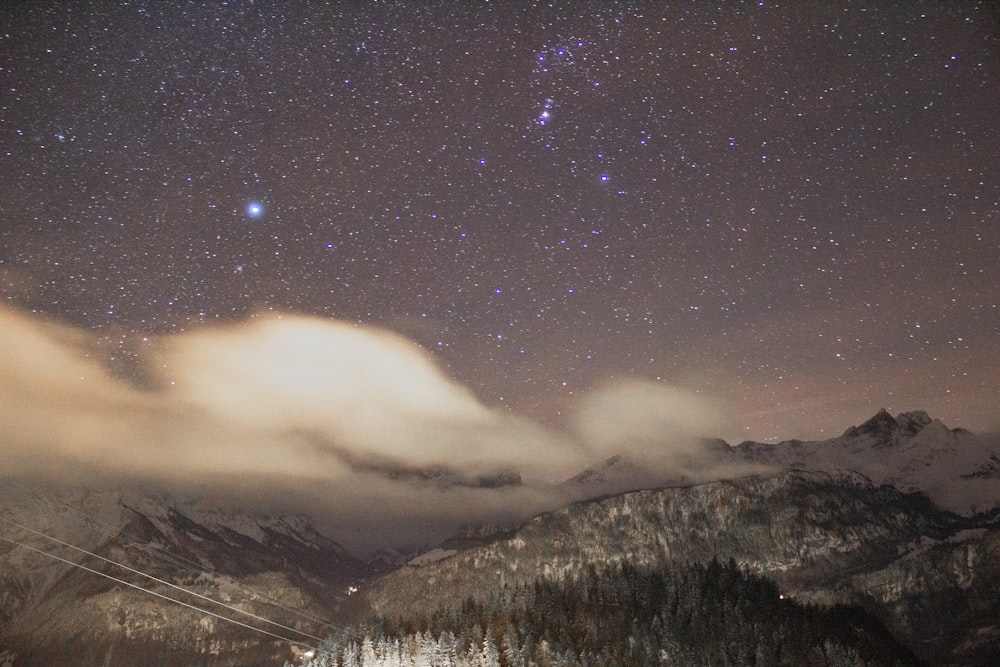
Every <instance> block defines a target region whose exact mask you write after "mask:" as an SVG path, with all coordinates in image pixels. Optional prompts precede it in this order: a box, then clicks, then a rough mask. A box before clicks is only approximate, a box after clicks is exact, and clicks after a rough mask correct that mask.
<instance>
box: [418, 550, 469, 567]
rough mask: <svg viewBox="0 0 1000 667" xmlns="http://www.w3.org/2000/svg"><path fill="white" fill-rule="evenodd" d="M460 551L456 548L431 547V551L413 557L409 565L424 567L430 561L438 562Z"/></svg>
mask: <svg viewBox="0 0 1000 667" xmlns="http://www.w3.org/2000/svg"><path fill="white" fill-rule="evenodd" d="M457 553H458V551H456V550H455V549H431V550H430V551H428V552H426V553H423V554H420V555H419V556H417V557H416V558H413V559H411V560H410V561H409V562H408V563H407V565H412V566H413V567H422V566H424V565H428V564H430V563H436V562H438V561H440V560H444V559H445V558H450V557H451V556H454V555H455V554H457Z"/></svg>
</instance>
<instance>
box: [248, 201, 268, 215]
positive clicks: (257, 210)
mask: <svg viewBox="0 0 1000 667" xmlns="http://www.w3.org/2000/svg"><path fill="white" fill-rule="evenodd" d="M263 214H264V205H263V204H261V203H260V202H258V201H252V202H250V203H249V204H247V215H249V216H250V217H251V218H259V217H260V216H261V215H263Z"/></svg>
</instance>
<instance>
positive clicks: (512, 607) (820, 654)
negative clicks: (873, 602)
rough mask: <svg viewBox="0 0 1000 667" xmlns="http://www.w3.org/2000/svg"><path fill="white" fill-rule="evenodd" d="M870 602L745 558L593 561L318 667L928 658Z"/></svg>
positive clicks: (316, 662) (384, 626)
mask: <svg viewBox="0 0 1000 667" xmlns="http://www.w3.org/2000/svg"><path fill="white" fill-rule="evenodd" d="M919 664H922V663H920V661H919V660H917V659H916V657H915V656H914V655H913V654H912V653H911V652H910V651H909V650H907V649H906V648H905V647H903V646H902V645H900V644H899V643H898V642H897V641H896V640H895V639H893V638H892V636H891V635H890V634H889V633H888V631H887V630H886V629H885V628H884V627H883V626H882V624H881V623H880V622H879V621H878V620H877V619H876V618H875V617H874V616H872V615H870V614H868V613H867V612H865V611H864V610H863V609H861V608H859V607H855V606H844V605H837V606H833V607H817V606H812V605H806V604H800V603H798V602H796V601H795V600H792V599H790V598H788V597H784V596H782V595H781V594H780V593H779V591H778V588H777V586H776V585H775V584H774V583H773V582H771V581H770V580H768V579H765V578H763V577H760V576H757V575H753V574H750V573H747V572H745V571H743V570H741V569H740V567H739V566H738V565H737V564H736V562H735V561H733V560H730V561H728V562H719V561H718V560H712V561H710V562H709V563H708V564H691V565H686V566H676V567H671V568H669V569H657V570H648V569H641V568H636V567H633V566H631V565H629V564H627V563H623V564H616V565H613V566H606V567H595V566H590V567H588V568H586V569H585V570H584V571H583V572H582V573H581V574H580V575H578V576H575V577H572V578H569V579H565V580H561V581H559V582H554V581H550V580H547V579H537V580H536V581H535V582H534V583H533V584H532V585H524V586H517V587H510V586H504V587H502V588H501V589H499V590H497V591H495V592H494V593H493V595H492V596H490V597H489V598H488V599H487V600H485V601H478V602H477V601H475V600H473V599H472V598H469V599H467V600H466V602H465V603H464V604H463V605H461V606H460V607H455V608H450V609H445V610H440V611H437V612H435V613H433V614H430V615H428V616H426V617H423V618H419V617H417V618H407V619H405V620H401V619H395V620H394V619H387V618H373V619H371V620H370V621H369V622H367V623H365V624H361V625H358V626H352V627H351V628H348V629H345V630H344V631H343V632H342V633H340V634H339V635H337V636H334V637H331V638H329V639H328V640H327V641H326V642H324V644H323V645H322V646H321V647H320V649H319V650H318V651H317V652H316V653H315V654H314V655H313V656H311V657H310V658H308V660H307V661H306V662H304V665H305V666H306V667H374V666H375V665H379V666H391V667H411V666H412V667H417V666H420V667H424V666H428V667H438V666H440V667H446V666H447V667H458V666H461V667H532V666H535V667H616V666H621V667H642V666H645V665H650V666H651V665H685V666H694V667H697V666H702V665H704V666H705V667H722V666H726V665H733V666H736V665H739V666H747V665H753V666H760V667H764V666H768V667H769V666H772V665H773V666H778V665H788V666H789V667H791V666H795V667H809V666H816V667H819V666H827V665H828V666H840V665H844V666H847V665H850V666H852V667H855V666H858V665H899V666H903V665H919Z"/></svg>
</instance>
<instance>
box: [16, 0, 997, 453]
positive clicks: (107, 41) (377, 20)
mask: <svg viewBox="0 0 1000 667" xmlns="http://www.w3.org/2000/svg"><path fill="white" fill-rule="evenodd" d="M0 81H2V93H0V159H2V165H0V174H2V178H0V220H2V226H0V295H2V299H3V303H4V304H5V306H4V307H5V308H7V309H9V310H10V311H11V312H14V313H17V317H19V318H21V317H23V318H28V319H30V320H32V321H34V322H37V323H39V326H43V327H60V331H62V329H61V327H69V328H70V330H72V331H75V332H77V333H78V334H79V335H82V336H85V337H87V340H89V341H90V343H89V344H88V347H87V352H86V355H87V357H88V358H89V359H91V360H96V361H97V362H99V363H100V364H101V365H103V366H104V367H105V368H107V369H108V372H109V373H111V374H112V375H113V376H114V377H117V378H120V379H122V380H123V381H126V382H128V383H131V384H133V385H134V386H136V387H143V386H145V385H146V384H147V383H150V382H151V381H150V379H149V370H148V368H147V363H146V360H147V358H148V351H147V349H146V348H147V346H151V345H154V344H156V343H157V342H158V341H159V342H160V343H162V341H164V340H170V339H171V338H172V337H175V336H183V335H189V334H191V335H198V332H203V331H212V330H214V329H213V327H218V326H219V325H233V324H237V325H238V324H239V323H247V322H252V321H254V320H256V319H259V318H262V317H269V316H271V314H274V313H281V314H287V315H290V316H309V317H311V318H319V319H321V320H323V321H329V322H335V323H338V326H339V324H342V323H350V324H353V325H368V326H371V327H377V328H380V329H384V330H388V331H389V332H393V333H394V334H396V335H398V336H401V337H402V338H404V339H407V340H410V341H413V342H415V343H416V344H418V345H419V346H420V347H421V348H423V349H424V350H426V351H427V354H429V355H430V358H431V359H432V360H433V362H434V363H435V364H437V366H438V367H439V368H440V369H441V372H442V373H443V374H444V375H445V376H446V377H447V378H449V380H450V381H453V382H454V383H455V385H456V386H460V387H464V388H466V389H467V390H468V391H469V392H471V394H472V395H473V396H474V397H475V399H476V400H477V401H478V402H479V403H480V404H482V405H483V406H486V407H487V408H489V409H490V410H494V411H500V412H503V413H510V414H512V415H516V416H518V417H519V418H524V419H526V420H531V421H532V422H534V423H538V424H541V425H544V426H545V427H546V428H555V429H559V428H560V427H561V425H562V424H563V423H564V421H565V420H566V419H567V414H568V412H569V411H571V410H572V409H573V406H574V405H576V404H578V402H579V401H580V400H582V399H583V397H586V396H587V395H588V394H589V392H592V391H593V390H595V389H596V388H599V387H602V386H606V385H607V384H608V383H613V382H619V381H632V380H636V381H641V382H644V383H652V384H662V385H663V386H664V387H676V388H682V389H683V390H684V391H685V392H688V393H689V394H691V395H694V396H698V397H704V398H705V399H706V400H708V401H712V402H713V405H717V406H719V407H718V410H719V411H720V413H724V415H725V417H726V419H725V420H724V422H725V423H724V424H722V425H720V426H719V427H718V432H715V433H707V434H706V435H715V436H721V437H725V438H726V439H727V440H729V441H730V442H733V443H735V442H739V441H741V440H744V439H756V440H769V439H781V438H791V437H800V438H818V437H830V436H833V435H838V434H839V433H841V432H842V431H843V430H844V429H845V428H846V427H847V426H849V425H851V424H857V423H860V422H862V421H864V420H865V419H867V418H868V417H869V416H871V415H872V414H874V413H875V412H876V411H877V410H878V409H879V408H880V407H886V408H887V409H889V410H890V411H892V412H896V411H903V410H912V409H924V410H927V411H928V412H930V413H931V414H932V415H933V416H935V417H938V418H940V419H942V420H943V421H944V422H945V423H946V424H948V425H949V426H952V427H955V426H961V427H965V428H969V429H972V430H986V429H992V428H996V427H997V426H998V424H1000V419H998V415H1000V411H998V407H1000V406H998V396H1000V305H998V304H1000V261H998V260H1000V178H998V169H997V164H998V162H997V159H998V158H997V156H998V155H1000V122H998V121H1000V118H998V110H1000V10H998V6H997V5H996V4H995V3H991V2H898V3H896V2H894V3H889V2H845V1H836V2H788V3H781V2H771V1H763V2H743V3H737V2H729V3H715V2H705V3H691V2H684V3H681V2H664V3H648V4H647V3H628V4H612V3H566V4H563V5H560V6H555V7H553V6H551V5H549V4H544V3H527V2H495V3H489V4H487V3H472V2H468V3H466V2H441V3H395V2H389V3H384V2H366V3H361V2H357V3H334V4H332V5H331V6H326V5H321V4H319V3H300V2H275V3H269V2H228V3H227V2H221V3H219V2H213V3H164V2H84V3H70V2H53V3H6V4H5V6H4V7H3V8H2V9H0ZM292 344H293V345H294V343H292ZM417 391H419V390H417Z"/></svg>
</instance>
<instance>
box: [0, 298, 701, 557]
mask: <svg viewBox="0 0 1000 667" xmlns="http://www.w3.org/2000/svg"><path fill="white" fill-rule="evenodd" d="M0 344H2V345H3V347H4V349H5V351H6V354H5V355H3V358H2V360H0V429H2V440H0V455H2V457H3V461H4V474H6V475H19V476H22V477H24V476H27V477H33V478H39V479H48V480H51V481H54V482H57V483H63V482H76V483H80V482H86V483H88V484H91V485H99V484H102V483H104V484H114V485H116V486H122V485H126V484H134V485H137V486H141V487H142V488H150V487H156V488H158V489H160V490H164V491H168V492H171V493H177V492H178V491H180V492H183V493H190V494H196V495H201V496H204V495H210V496H212V497H213V498H214V499H215V500H216V501H218V502H233V503H238V504H239V505H240V506H254V507H257V508H258V509H270V510H272V511H274V510H275V509H280V510H283V511H308V512H309V513H311V514H312V515H313V516H314V517H316V518H317V519H318V520H320V521H322V522H323V523H324V524H325V525H327V526H329V527H330V528H331V532H332V534H333V536H334V537H335V538H337V537H338V535H341V534H342V531H354V532H356V533H357V534H358V535H361V534H363V533H367V535H368V538H367V539H368V540H369V542H371V541H372V536H373V535H375V537H376V538H377V539H381V540H382V541H383V543H389V542H391V541H392V540H393V539H397V538H398V537H399V536H400V535H401V533H400V532H399V531H401V530H402V529H403V528H404V527H405V528H407V529H408V530H410V531H411V532H413V533H414V534H415V535H416V534H418V533H420V531H421V530H422V529H428V530H431V529H440V530H441V531H443V533H445V534H446V533H447V531H446V530H444V528H443V527H444V526H454V525H455V524H456V523H461V522H469V521H476V520H496V519H498V518H499V519H502V518H504V517H506V518H515V517H516V518H524V517H526V516H528V515H530V514H531V513H534V512H538V511H541V510H543V509H547V508H550V507H551V506H553V503H555V502H557V501H558V499H559V496H558V494H557V493H556V492H555V491H554V490H553V488H554V483H556V482H559V481H562V480H563V479H565V478H566V477H568V476H570V475H572V474H575V473H576V472H579V471H580V470H581V469H582V468H583V467H585V466H587V465H591V464H593V463H594V462H595V461H596V460H599V459H600V458H602V457H605V456H609V455H611V454H616V453H628V454H631V455H633V456H634V458H635V459H636V460H639V461H642V462H644V463H648V464H655V465H656V466H657V467H658V468H659V469H666V468H669V467H670V466H671V465H675V464H677V463H678V461H680V460H681V458H680V457H682V455H683V453H684V452H686V451H688V450H690V448H691V447H692V445H691V442H693V439H694V436H695V434H700V433H704V432H706V431H709V432H711V431H712V430H713V429H712V420H713V418H714V415H715V414H717V412H716V411H715V409H714V407H713V406H711V405H710V404H709V403H707V402H705V401H704V400H702V399H700V398H698V397H697V396H694V395H691V394H688V393H686V392H684V391H682V390H680V389H676V388H671V387H666V386H663V385H659V384H656V383H644V382H631V383H618V384H614V385H609V386H606V387H604V388H603V389H602V390H600V391H598V392H596V393H595V394H593V395H591V396H588V397H586V398H584V399H583V400H582V401H581V402H580V403H579V404H578V405H577V408H576V412H575V418H574V420H573V422H572V428H571V430H570V431H569V432H565V433H557V432H554V431H552V430H550V429H547V428H544V427H542V426H541V425H539V424H537V423H535V422H533V421H530V420H528V419H524V418H521V417H518V416H516V415H512V414H509V413H506V412H500V411H496V410H492V409H490V408H488V407H487V406H484V405H483V404H482V403H481V402H479V401H478V400H477V399H476V397H475V396H474V395H473V394H472V393H471V392H470V391H469V390H468V389H467V388H465V387H463V386H461V385H459V384H457V383H455V382H454V381H453V380H451V379H450V378H448V377H447V376H446V375H445V374H444V373H443V372H442V371H441V369H440V368H439V367H438V366H437V365H436V364H435V363H434V362H433V360H432V359H431V358H430V357H429V355H428V354H427V353H426V352H425V351H424V350H423V349H422V348H420V347H419V346H417V345H416V344H414V343H412V342H411V341H409V340H407V339H405V338H402V337H400V336H398V335H395V334H392V333H389V332H386V331H383V330H379V329H374V328H368V327H362V326H357V325H353V324H348V323H343V322H335V321H329V320H322V319H318V318H312V317H300V316H287V315H286V316H278V315H275V316H266V317H260V318H256V319H252V320H249V321H247V322H244V323H241V324H235V325H229V326H220V327H207V328H203V329H199V330H194V331H191V332H188V333H184V334H179V335H174V336H168V337H162V338H159V339H155V340H152V341H150V343H149V346H148V347H147V348H146V349H145V350H144V352H143V354H144V356H143V359H142V361H143V363H144V364H145V367H146V369H147V375H149V376H151V377H152V381H151V382H148V383H144V386H142V387H140V386H136V385H135V384H132V383H130V382H128V381H126V380H124V379H122V378H120V377H116V376H115V375H114V374H112V373H111V372H109V371H108V369H107V368H105V367H104V366H103V365H102V364H101V363H99V362H98V361H97V360H96V359H95V357H94V356H93V350H95V349H97V347H98V346H97V345H96V341H95V340H93V338H92V337H91V336H89V335H87V334H86V333H85V332H83V331H80V330H77V329H74V328H72V327H67V326H65V325H61V324H58V323H56V322H53V321H48V320H45V319H42V318H38V317H32V316H29V315H27V314H24V313H21V312H19V311H15V310H11V309H8V308H0ZM684 460H685V461H688V462H689V461H690V456H688V457H687V458H686V459H684ZM509 470H516V471H518V472H519V473H520V474H521V475H522V477H523V479H524V482H525V483H524V484H522V485H520V486H513V487H511V486H507V487H503V488H477V487H475V484H474V483H475V481H476V480H477V479H479V477H480V476H483V475H491V474H495V473H498V472H501V471H509ZM425 471H426V473H427V474H425Z"/></svg>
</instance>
